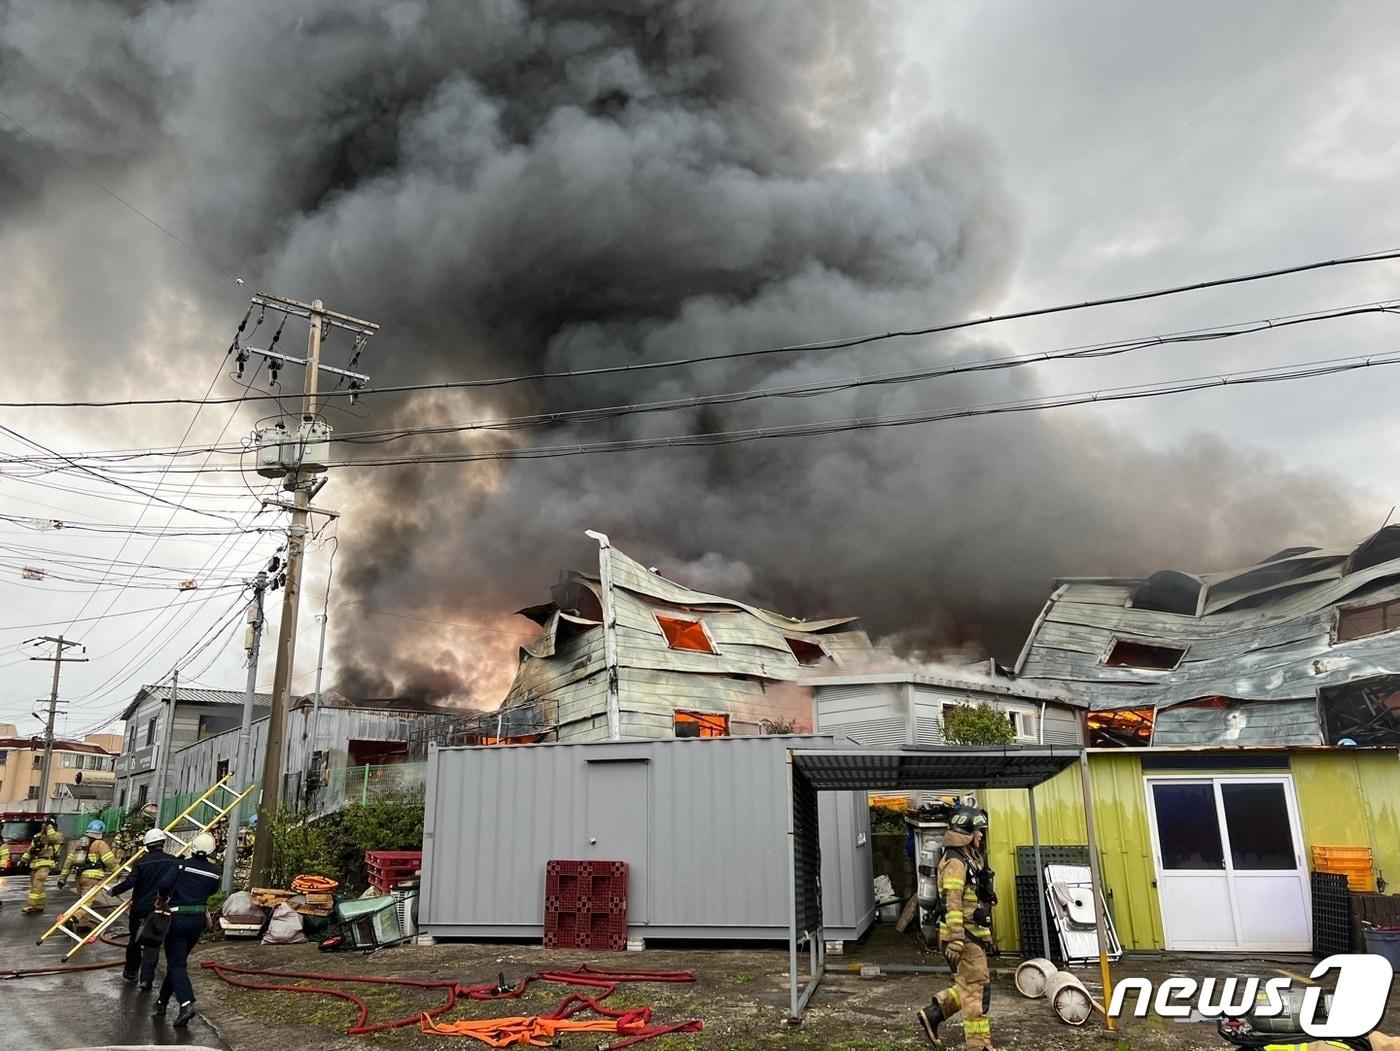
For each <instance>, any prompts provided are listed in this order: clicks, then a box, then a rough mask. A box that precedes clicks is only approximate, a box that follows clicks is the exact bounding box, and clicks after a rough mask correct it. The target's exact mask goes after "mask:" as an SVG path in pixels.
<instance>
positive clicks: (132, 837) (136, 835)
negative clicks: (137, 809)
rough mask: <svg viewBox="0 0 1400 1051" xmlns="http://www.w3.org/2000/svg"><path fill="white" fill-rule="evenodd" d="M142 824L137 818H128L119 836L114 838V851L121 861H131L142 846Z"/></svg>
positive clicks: (118, 833)
mask: <svg viewBox="0 0 1400 1051" xmlns="http://www.w3.org/2000/svg"><path fill="white" fill-rule="evenodd" d="M142 831H143V829H142V827H141V823H140V822H138V821H137V819H136V817H135V816H132V817H128V818H127V819H126V821H125V823H124V824H123V825H122V827H121V828H120V829H119V830H118V831H117V834H116V835H115V836H113V837H112V849H113V850H114V851H115V852H116V855H117V857H118V859H120V860H121V861H130V860H131V858H132V855H134V854H135V853H136V851H137V850H138V849H140V846H141V833H142Z"/></svg>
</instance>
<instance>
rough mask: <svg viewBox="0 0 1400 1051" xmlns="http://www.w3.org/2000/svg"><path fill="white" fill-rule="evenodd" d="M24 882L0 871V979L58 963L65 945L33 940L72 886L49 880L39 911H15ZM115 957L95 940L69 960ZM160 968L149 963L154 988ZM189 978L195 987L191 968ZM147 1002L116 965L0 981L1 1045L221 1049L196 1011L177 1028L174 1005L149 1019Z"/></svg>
mask: <svg viewBox="0 0 1400 1051" xmlns="http://www.w3.org/2000/svg"><path fill="white" fill-rule="evenodd" d="M28 883H29V881H28V877H19V876H11V877H7V878H0V902H3V903H4V905H3V907H2V908H0V979H3V978H4V977H5V976H6V975H8V974H9V972H10V971H11V970H24V969H27V968H44V967H59V966H63V965H64V960H63V954H64V953H66V952H67V951H68V950H69V949H70V948H71V947H72V945H73V943H72V941H71V940H70V939H68V938H67V937H65V936H64V935H62V934H54V935H53V936H52V937H50V938H49V939H48V940H47V941H46V942H44V944H43V945H37V946H36V945H35V944H34V942H35V939H37V938H38V937H39V935H41V934H43V933H44V931H46V930H47V929H48V928H49V926H50V925H51V924H52V923H53V919H54V914H55V913H56V912H57V911H58V910H59V909H60V908H62V907H65V906H67V905H69V904H71V903H72V902H73V901H74V900H76V895H75V894H74V893H73V890H72V888H71V887H69V889H67V890H65V891H62V892H56V891H55V890H54V888H53V883H52V882H50V884H49V900H48V907H47V909H46V911H45V913H44V914H43V915H40V916H22V915H20V911H19V910H20V909H21V908H22V907H23V905H24V896H25V892H26V891H27V889H28ZM112 938H113V940H114V941H119V942H124V941H125V940H126V933H125V929H124V928H122V927H120V926H119V927H118V930H117V932H115V933H113V935H112ZM121 958H122V950H121V949H119V948H116V947H114V946H110V945H104V944H101V943H99V944H97V945H91V946H88V947H86V948H84V949H83V950H82V951H81V952H79V953H78V954H77V955H76V956H74V957H73V959H72V960H71V961H69V963H74V964H82V963H99V962H103V961H110V960H120V959H121ZM162 974H163V970H157V972H156V989H159V988H160V980H161V976H162ZM195 982H196V986H197V985H198V982H199V976H198V974H196V975H195ZM154 1002H155V991H154V990H152V991H151V992H142V991H140V990H138V989H137V988H136V986H135V985H134V984H128V983H126V982H124V981H122V977H121V967H120V966H117V967H111V968H107V969H104V970H94V971H78V972H73V973H69V974H52V975H36V976H34V977H28V978H18V979H10V980H0V1017H2V1018H3V1019H4V1022H3V1028H4V1046H5V1047H16V1048H29V1049H31V1051H58V1049H66V1048H93V1047H143V1046H145V1047H150V1046H164V1047H169V1046H174V1047H181V1046H183V1047H201V1048H206V1047H207V1048H220V1049H224V1048H228V1046H229V1045H228V1044H227V1043H225V1042H224V1041H223V1040H222V1039H221V1038H220V1036H219V1034H218V1033H217V1032H216V1031H215V1030H214V1029H213V1027H212V1026H210V1025H209V1023H208V1022H206V1021H205V1020H204V1019H203V1018H196V1019H195V1020H194V1021H193V1022H191V1023H190V1025H189V1026H188V1027H187V1028H185V1029H176V1028H174V1027H173V1026H171V1024H170V1020H171V1019H173V1018H174V1017H175V1012H176V1008H175V1005H173V1004H172V1005H171V1009H170V1011H169V1013H168V1014H167V1015H166V1018H165V1019H164V1020H157V1019H154V1018H152V1017H151V1008H152V1005H153V1004H154Z"/></svg>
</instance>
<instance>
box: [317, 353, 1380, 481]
mask: <svg viewBox="0 0 1400 1051" xmlns="http://www.w3.org/2000/svg"><path fill="white" fill-rule="evenodd" d="M1394 364H1400V353H1397V354H1392V355H1368V356H1365V357H1353V358H1335V359H1330V360H1326V361H1310V362H1303V363H1300V364H1298V365H1295V366H1284V367H1282V368H1270V369H1255V370H1251V371H1246V372H1237V373H1228V374H1221V375H1214V376H1200V377H1194V378H1191V379H1187V380H1180V381H1173V382H1169V383H1161V384H1142V385H1138V386H1129V387H1113V388H1105V389H1102V390H1096V391H1086V392H1081V393H1076V394H1068V395H1052V396H1046V397H1040V398H1031V399H1026V400H1024V401H1012V402H1001V403H995V404H990V405H974V406H967V407H962V408H956V409H946V410H936V411H922V412H908V413H896V414H891V415H879V416H866V417H854V418H850V419H844V420H827V421H822V422H816V423H804V424H791V425H786V426H778V427H754V428H745V429H742V430H733V431H708V432H701V433H690V434H676V435H671V436H668V437H660V438H637V439H624V440H620V441H611V442H593V443H576V444H569V445H554V446H525V447H521V448H514V449H494V450H487V451H484V452H469V451H463V452H456V453H439V454H425V455H420V456H403V457H382V458H377V459H376V458H365V459H359V460H347V461H341V462H331V463H328V464H326V467H327V468H343V467H396V466H409V465H420V464H449V463H477V462H483V461H491V460H543V459H553V458H556V457H563V456H582V455H588V454H596V453H616V452H635V451H638V450H643V449H662V448H691V447H704V446H716V445H737V444H741V443H745V442H752V441H768V440H772V439H777V438H794V437H813V436H816V435H824V434H836V433H839V432H843V431H856V430H872V429H876V428H887V427H908V426H912V425H915V424H922V423H936V422H941V421H945V420H952V419H964V418H970V417H976V416H992V415H1001V414H1009V413H1023V412H1039V411H1043V410H1046V409H1055V408H1065V407H1068V406H1073V405H1085V404H1092V403H1097V402H1112V401H1128V400H1138V399H1144V398H1159V397H1168V396H1171V395H1176V394H1185V393H1189V392H1191V391H1197V390H1204V389H1207V388H1210V387H1227V386H1242V385H1246V384H1264V383H1281V382H1286V381H1290V380H1299V379H1312V378H1316V377H1320V376H1329V375H1334V374H1337V373H1342V372H1351V371H1355V370H1357V369H1364V368H1373V367H1379V366H1383V365H1394Z"/></svg>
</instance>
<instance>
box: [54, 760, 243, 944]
mask: <svg viewBox="0 0 1400 1051" xmlns="http://www.w3.org/2000/svg"><path fill="white" fill-rule="evenodd" d="M232 777H233V775H232V774H228V775H226V776H224V777H223V778H221V779H220V780H219V782H218V783H217V784H215V785H214V787H213V788H211V789H209V791H207V792H205V793H204V794H203V795H202V796H200V797H199V798H198V799H196V800H195V801H194V802H193V803H191V804H190V805H189V807H188V808H186V809H185V810H184V811H183V812H182V813H180V814H177V815H175V817H174V818H173V819H172V820H171V821H170V823H169V824H168V825H166V826H165V828H163V829H162V830H161V831H162V832H164V833H165V838H166V839H167V840H168V841H172V842H174V843H175V844H176V847H177V849H175V850H174V851H171V853H173V854H174V855H175V856H176V857H177V858H178V857H181V856H182V855H184V854H185V853H187V852H188V851H189V849H190V843H191V842H193V840H194V837H195V836H197V835H199V834H200V833H201V832H208V831H209V830H210V829H211V828H213V827H214V826H215V825H216V824H218V823H219V821H220V820H222V819H223V818H224V817H227V816H228V815H229V814H230V813H231V812H232V811H233V809H234V808H235V807H236V806H238V804H239V803H241V802H243V800H244V799H245V798H247V796H248V795H249V793H251V792H252V791H253V789H254V788H256V787H257V784H256V782H255V783H254V784H251V785H249V786H248V787H247V788H245V789H244V790H243V791H242V792H235V791H234V790H233V789H232V788H230V787H229V786H228V782H229V781H230V780H231V779H232ZM221 792H222V793H224V795H223V797H222V798H221V797H220V795H219V793H221ZM219 799H221V801H220V802H215V800H219ZM200 807H208V808H209V809H208V810H207V811H206V812H205V813H204V814H203V815H200V814H198V811H199V809H200ZM211 814H212V816H210V815H211ZM185 821H188V822H189V824H190V825H192V826H193V827H194V831H193V832H189V831H188V830H187V829H181V831H180V832H179V833H177V832H176V831H175V829H177V828H181V825H182V823H184V822H185ZM231 831H232V830H231ZM229 842H230V844H233V845H234V846H233V849H235V850H236V849H237V846H236V844H237V842H238V841H237V839H236V838H235V837H234V836H233V835H230V837H229ZM224 849H226V850H227V849H228V847H227V846H226V847H225V848H224ZM145 856H146V848H145V846H141V847H139V848H138V849H137V850H136V852H135V853H133V854H132V855H131V857H129V858H127V859H126V860H125V861H123V862H122V863H121V864H120V865H118V866H117V867H116V868H115V869H113V870H112V871H111V872H109V873H108V874H107V876H106V878H105V879H103V880H102V882H101V883H99V884H97V886H95V887H91V888H89V889H88V890H87V891H85V892H84V893H83V894H82V895H81V896H80V897H79V898H78V900H77V901H76V902H74V903H73V905H72V906H71V907H70V908H68V909H66V910H64V911H63V912H60V913H59V914H58V919H57V920H56V921H55V922H54V925H53V926H52V927H50V928H49V929H48V930H46V931H45V932H44V933H43V934H41V935H40V936H39V939H38V941H36V942H35V943H34V944H35V945H43V944H44V942H45V941H47V940H48V939H49V938H50V937H51V936H52V935H54V934H55V933H58V932H62V933H63V934H66V935H68V937H70V938H72V939H73V941H74V942H75V943H76V944H74V946H73V947H72V948H71V949H69V950H68V951H67V952H66V953H64V955H63V958H64V959H65V960H68V959H72V957H73V956H75V955H76V954H77V952H78V950H80V949H81V948H82V947H83V946H85V945H92V944H94V943H95V942H96V941H97V939H98V938H100V937H101V936H102V933H103V932H104V931H105V930H107V928H108V927H110V926H111V925H112V924H113V923H114V922H115V921H116V920H118V919H119V918H121V916H123V915H124V914H125V913H126V910H127V909H128V908H130V907H131V900H130V899H129V898H128V899H127V900H126V901H123V902H122V903H121V904H119V905H117V906H116V907H115V908H113V909H112V910H111V912H109V913H107V914H106V915H105V916H104V915H103V914H102V913H101V912H99V911H98V910H97V909H95V908H93V906H92V903H93V902H94V901H95V900H96V899H97V896H98V895H99V894H101V893H103V892H104V891H105V890H106V889H107V887H108V886H110V885H113V884H116V883H118V882H120V881H121V878H122V877H123V876H125V875H126V874H127V872H129V871H130V870H131V868H132V866H134V865H135V864H136V863H137V862H138V861H140V860H141V859H142V858H143V857H145ZM80 913H87V914H88V915H89V916H91V917H93V918H94V919H95V920H97V926H96V927H94V928H93V929H92V930H91V931H88V932H87V933H86V934H80V933H78V932H77V931H75V930H73V929H72V928H71V927H69V926H67V923H68V921H69V920H70V919H72V918H73V917H74V916H77V915H79V914H80ZM131 937H133V938H134V937H136V932H135V931H132V932H131Z"/></svg>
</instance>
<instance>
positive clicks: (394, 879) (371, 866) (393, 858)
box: [365, 850, 423, 894]
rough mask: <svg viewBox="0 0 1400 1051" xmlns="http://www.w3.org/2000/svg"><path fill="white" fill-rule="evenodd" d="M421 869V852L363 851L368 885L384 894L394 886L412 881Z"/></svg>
mask: <svg viewBox="0 0 1400 1051" xmlns="http://www.w3.org/2000/svg"><path fill="white" fill-rule="evenodd" d="M422 868H423V852H422V851H421V850H367V851H365V871H366V872H367V873H368V874H369V884H370V886H371V887H373V888H374V889H375V890H379V891H383V892H384V893H385V894H387V893H389V891H390V890H392V889H393V887H394V884H396V883H399V882H402V881H403V880H408V879H413V877H414V876H417V875H418V873H419V872H420V871H422Z"/></svg>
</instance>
